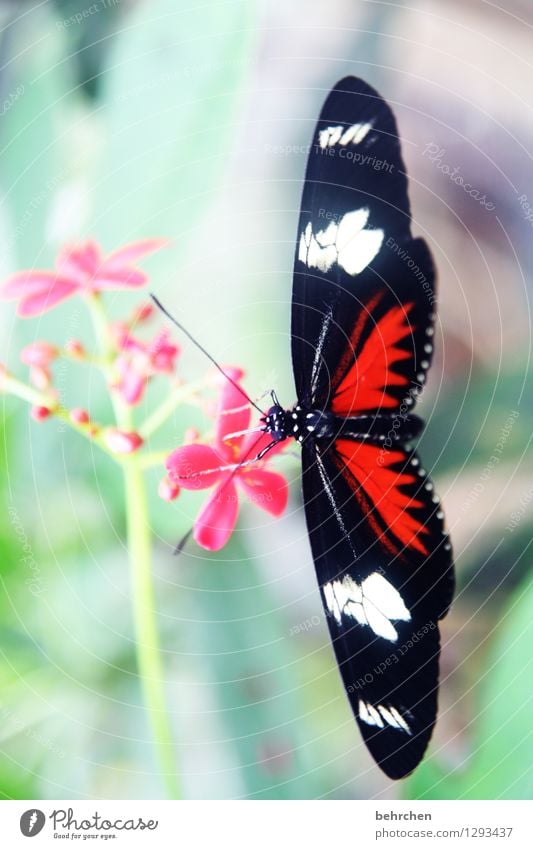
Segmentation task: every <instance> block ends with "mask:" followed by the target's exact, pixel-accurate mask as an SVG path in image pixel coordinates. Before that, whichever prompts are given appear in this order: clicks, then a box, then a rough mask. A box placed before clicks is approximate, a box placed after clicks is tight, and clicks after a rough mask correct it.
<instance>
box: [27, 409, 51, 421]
mask: <svg viewBox="0 0 533 849" xmlns="http://www.w3.org/2000/svg"><path fill="white" fill-rule="evenodd" d="M51 415H52V410H49V409H48V407H36V406H33V407H31V408H30V416H31V417H32V419H34V421H36V422H43V421H44V420H45V419H47V418H48V416H51Z"/></svg>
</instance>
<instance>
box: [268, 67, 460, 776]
mask: <svg viewBox="0 0 533 849" xmlns="http://www.w3.org/2000/svg"><path fill="white" fill-rule="evenodd" d="M368 163H371V167H369V165H368ZM376 163H377V164H378V166H379V167H376ZM410 227H411V216H410V208H409V201H408V196H407V177H406V173H405V166H404V164H403V160H402V157H401V151H400V142H399V138H398V133H397V128H396V122H395V119H394V115H393V113H392V110H391V109H390V107H389V106H388V104H387V103H386V102H385V101H384V100H383V98H382V97H381V96H380V95H379V94H378V93H377V92H376V91H375V90H374V89H372V88H371V87H370V86H368V85H367V84H366V83H364V82H363V81H362V80H358V79H356V78H353V77H347V78H346V79H344V80H341V81H340V82H339V83H338V84H337V85H336V86H335V87H334V89H333V90H332V91H331V92H330V94H329V96H328V98H327V99H326V102H325V104H324V106H323V108H322V111H321V114H320V117H319V120H318V124H317V126H316V129H315V133H314V135H313V140H312V144H311V148H310V154H309V160H308V165H307V172H306V177H305V182H304V190H303V197H302V206H301V213H300V220H299V225H298V232H297V240H296V254H295V261H294V276H293V295H292V331H291V336H292V361H293V371H294V378H295V384H296V391H297V397H298V402H297V403H296V405H295V406H294V408H293V409H290V410H286V409H284V408H283V407H282V406H281V405H280V404H279V402H278V401H277V398H276V397H275V395H273V399H274V401H275V403H274V406H273V407H271V409H270V410H269V411H268V413H267V414H266V416H265V417H264V418H263V427H264V430H265V431H266V432H267V433H269V434H270V435H271V437H272V444H274V443H277V442H279V441H281V440H284V439H287V438H291V437H292V438H294V439H295V440H296V441H297V442H298V443H299V444H300V445H301V447H302V484H303V503H304V509H305V516H306V521H307V528H308V533H309V539H310V543H311V550H312V554H313V559H314V563H315V569H316V573H317V579H318V584H319V587H320V592H321V597H322V603H323V606H324V611H325V614H326V620H327V623H328V627H329V631H330V636H331V640H332V644H333V649H334V652H335V655H336V659H337V662H338V665H339V670H340V673H341V677H342V681H343V684H344V688H345V691H346V694H347V696H348V700H349V702H350V705H351V708H352V710H353V713H354V716H355V718H356V721H357V724H358V726H359V729H360V731H361V734H362V736H363V739H364V741H365V744H366V746H367V747H368V749H369V751H370V752H371V754H372V756H373V757H374V759H375V761H376V762H377V763H378V764H379V766H380V767H381V769H382V770H383V771H384V772H385V773H386V774H387V775H388V776H390V777H391V778H402V777H404V776H405V775H407V774H408V773H409V772H411V771H412V770H413V769H414V768H415V767H416V766H417V764H418V763H419V762H420V760H421V758H422V757H423V755H424V752H425V750H426V747H427V745H428V742H429V740H430V737H431V734H432V731H433V727H434V724H435V721H436V715H437V692H438V667H439V654H440V634H439V626H438V623H439V620H440V619H441V618H442V617H443V616H445V614H446V612H447V610H448V608H449V606H450V603H451V600H452V596H453V590H454V574H453V560H452V553H451V543H450V541H449V537H448V533H447V531H446V528H445V525H444V514H443V511H442V508H441V505H440V501H439V498H438V496H437V495H436V494H435V491H434V488H433V483H432V481H431V479H430V477H429V476H428V474H427V472H426V471H425V470H424V469H423V467H422V464H421V461H420V459H419V457H418V456H417V454H416V452H415V451H414V450H413V448H412V445H411V442H412V440H414V439H416V437H417V436H418V435H419V434H420V433H421V431H422V428H423V422H422V421H421V419H419V418H418V417H417V416H416V415H414V414H413V412H412V411H413V408H414V406H415V404H416V400H417V398H418V395H419V394H420V392H421V391H422V388H423V386H424V384H425V380H426V373H427V370H428V368H429V367H430V364H431V359H432V355H433V348H434V333H435V318H436V313H435V303H436V296H435V272H434V266H433V262H432V258H431V255H430V252H429V250H428V248H427V246H426V244H425V242H424V241H423V240H422V239H420V238H413V236H412V235H411V229H410Z"/></svg>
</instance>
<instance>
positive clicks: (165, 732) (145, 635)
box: [124, 464, 180, 799]
mask: <svg viewBox="0 0 533 849" xmlns="http://www.w3.org/2000/svg"><path fill="white" fill-rule="evenodd" d="M124 483H125V489H126V513H127V523H128V549H129V555H130V565H131V581H132V596H133V616H134V621H135V634H136V650H137V665H138V673H139V678H140V681H141V686H142V689H143V696H144V702H145V705H146V707H147V710H148V716H149V719H150V725H151V729H152V734H153V737H154V741H155V745H156V751H157V757H158V761H159V768H160V770H161V778H162V780H163V782H164V784H165V787H166V791H167V794H168V797H169V798H170V799H179V798H180V786H179V780H178V773H177V769H176V763H175V752H174V747H173V743H172V733H171V729H170V722H169V717H168V713H167V707H166V702H165V693H164V679H163V665H162V663H161V655H160V648H159V636H158V632H157V625H156V620H155V612H156V611H155V596H154V588H153V583H152V570H151V540H150V525H149V521H148V506H147V500H146V491H145V486H144V478H143V474H142V471H141V470H140V469H139V468H138V467H137V466H135V465H133V464H132V465H125V466H124Z"/></svg>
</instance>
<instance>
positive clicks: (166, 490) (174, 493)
mask: <svg viewBox="0 0 533 849" xmlns="http://www.w3.org/2000/svg"><path fill="white" fill-rule="evenodd" d="M179 492H180V488H179V486H178V485H177V484H175V483H173V482H172V481H171V480H170V478H168V477H164V478H163V479H162V480H160V481H159V486H158V487H157V493H158V495H159V497H160V498H162V499H163V501H174V499H175V498H177V497H178V495H179Z"/></svg>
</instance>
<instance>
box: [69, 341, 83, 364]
mask: <svg viewBox="0 0 533 849" xmlns="http://www.w3.org/2000/svg"><path fill="white" fill-rule="evenodd" d="M65 353H67V354H68V355H69V357H73V358H74V359H76V360H83V359H84V358H85V357H86V356H87V353H86V351H85V348H84V347H83V345H82V344H81V342H80V341H79V339H67V341H66V342H65Z"/></svg>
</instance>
